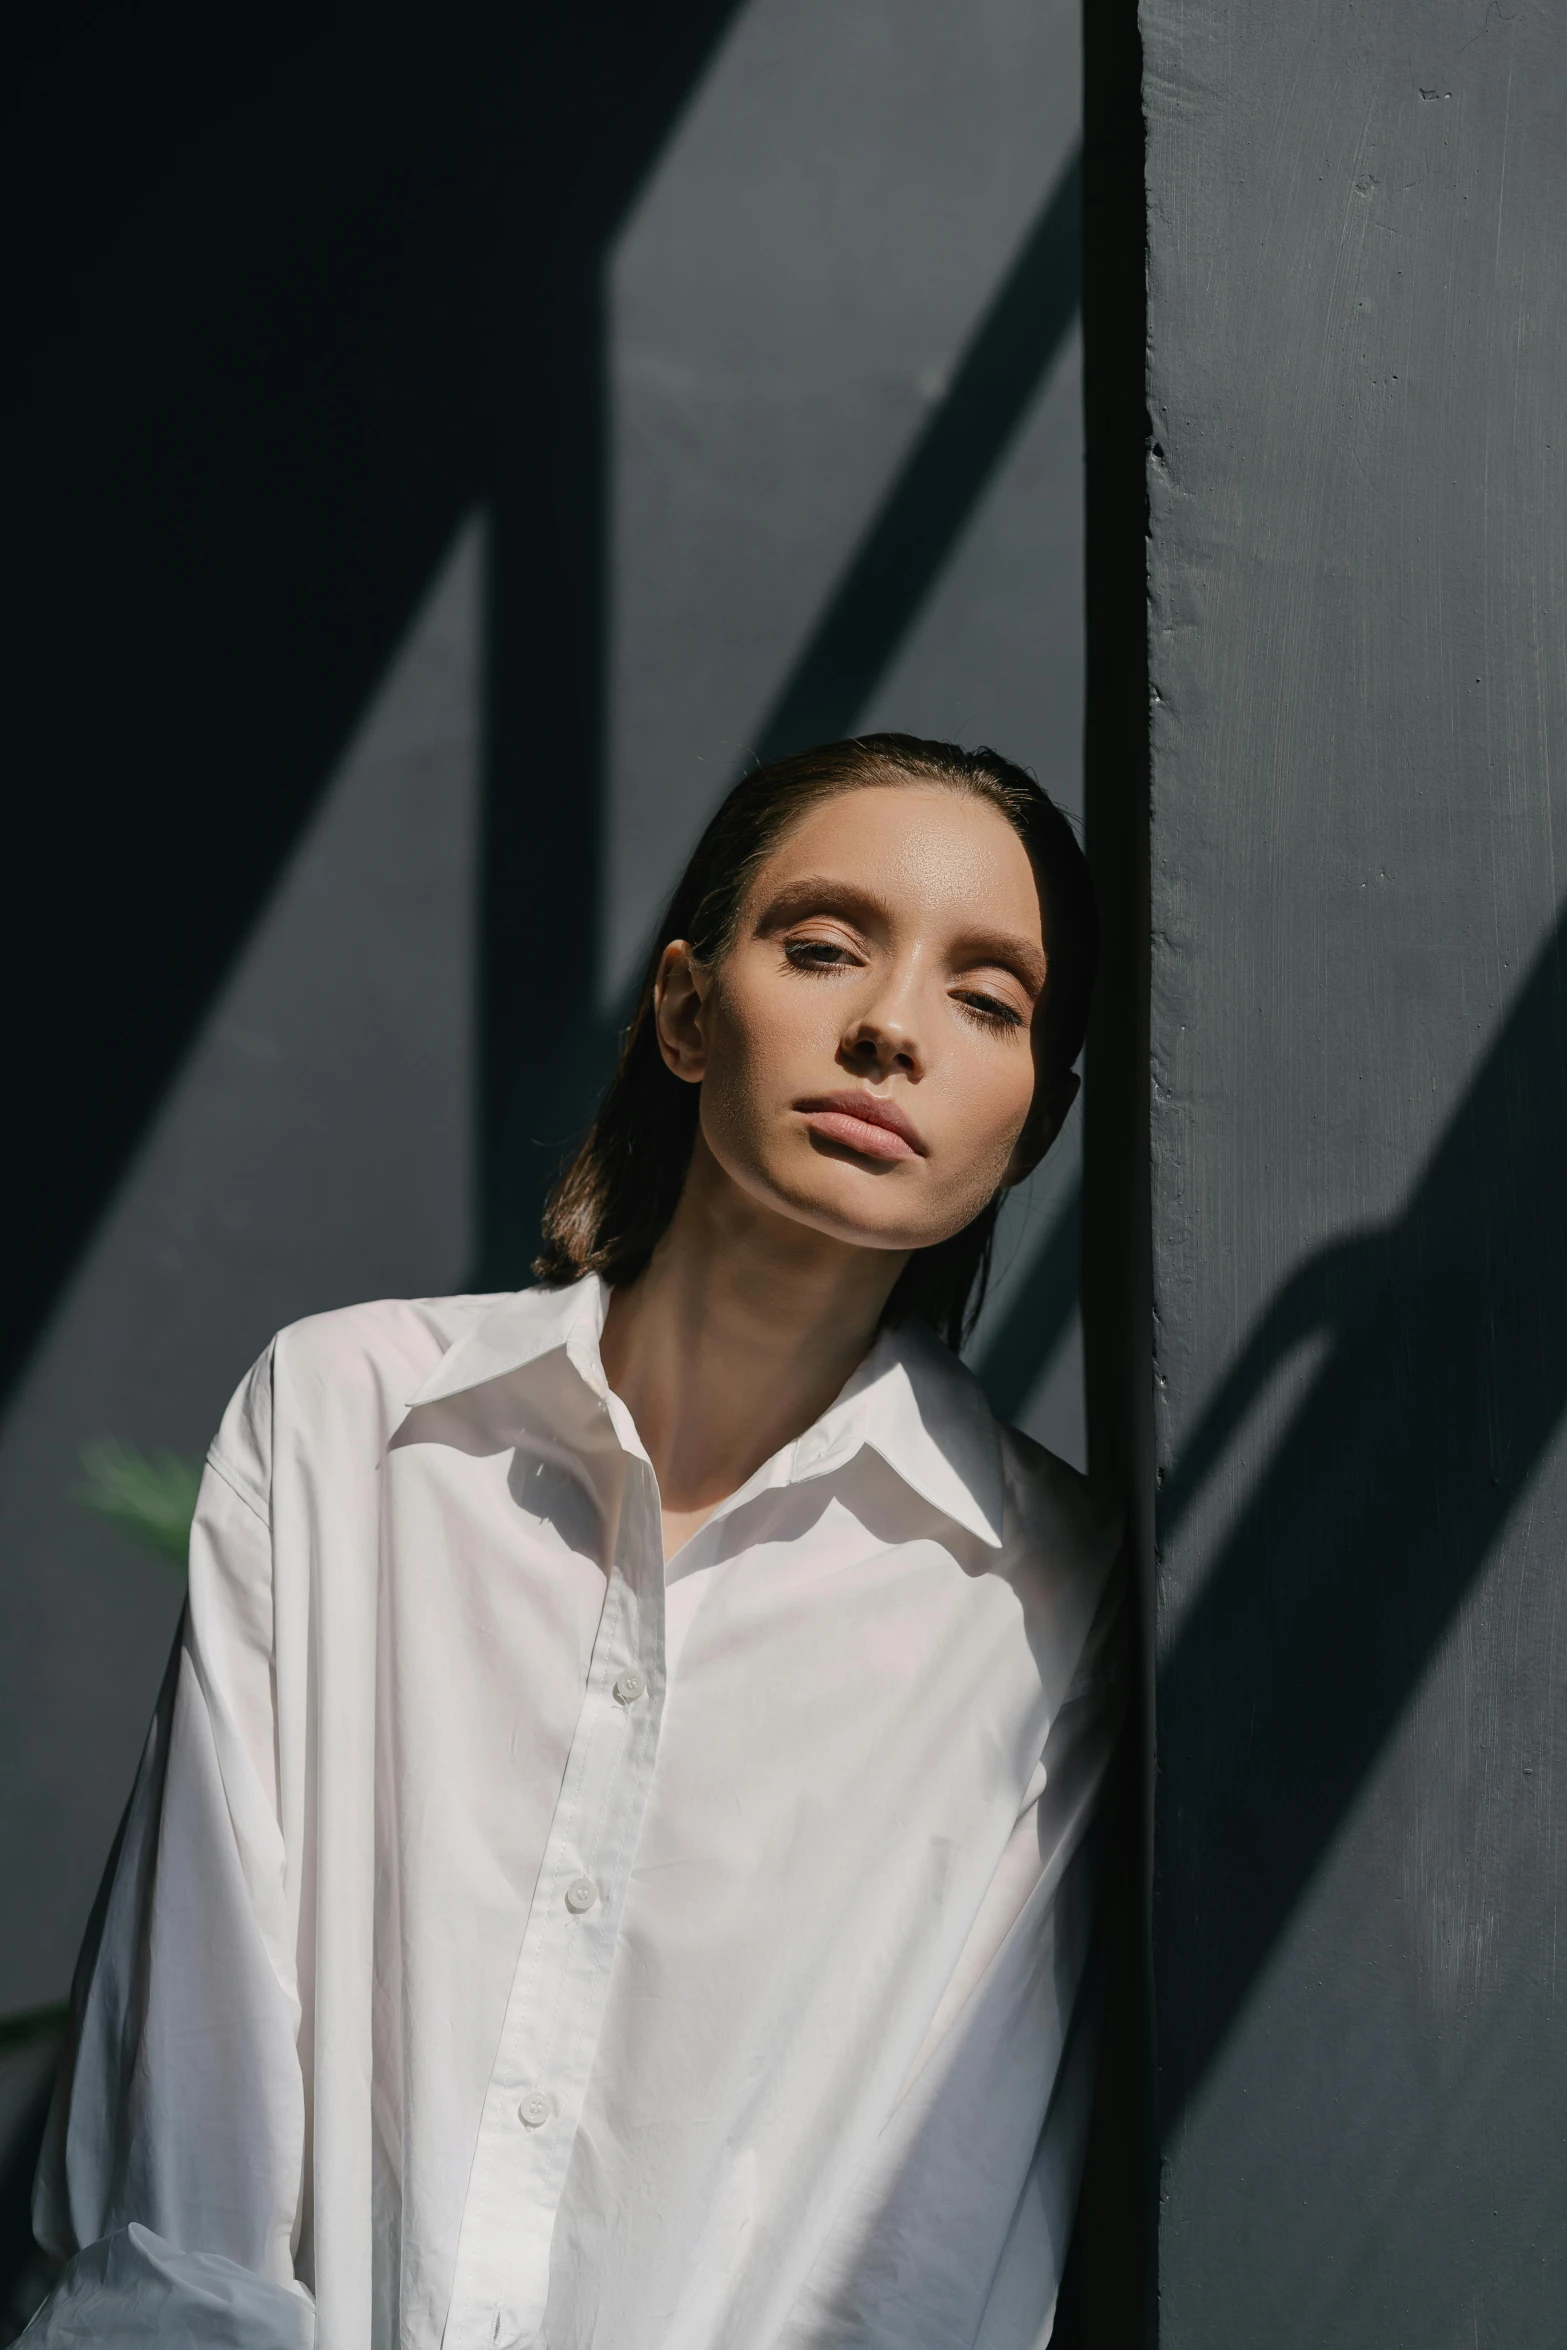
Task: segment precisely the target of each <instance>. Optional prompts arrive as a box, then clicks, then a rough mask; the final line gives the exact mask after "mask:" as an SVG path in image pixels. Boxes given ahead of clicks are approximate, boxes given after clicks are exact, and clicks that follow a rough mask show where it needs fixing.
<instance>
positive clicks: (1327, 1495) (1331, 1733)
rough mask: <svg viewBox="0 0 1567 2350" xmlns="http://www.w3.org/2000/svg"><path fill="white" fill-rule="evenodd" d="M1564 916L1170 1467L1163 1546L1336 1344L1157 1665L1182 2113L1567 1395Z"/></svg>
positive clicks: (1174, 2056) (1170, 2012) (1163, 2038)
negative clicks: (1396, 1178) (1401, 1171)
mask: <svg viewBox="0 0 1567 2350" xmlns="http://www.w3.org/2000/svg"><path fill="white" fill-rule="evenodd" d="M1564 1166H1567V915H1564V916H1563V917H1562V918H1561V920H1560V921H1559V922H1558V925H1557V927H1556V929H1555V930H1554V932H1553V933H1552V935H1551V937H1550V939H1549V940H1548V942H1547V943H1546V945H1545V947H1544V948H1543V950H1542V951H1541V953H1540V955H1539V956H1538V958H1537V960H1536V962H1535V964H1534V966H1533V968H1532V970H1531V972H1530V974H1529V977H1528V979H1527V980H1526V982H1525V984H1524V986H1523V988H1522V989H1521V991H1520V993H1519V995H1518V997H1517V998H1516V1000H1515V1002H1514V1005H1513V1008H1512V1010H1511V1012H1510V1013H1509V1015H1508V1018H1507V1020H1506V1023H1505V1025H1504V1026H1503V1028H1502V1031H1501V1033H1500V1035H1499V1036H1498V1038H1497V1041H1496V1043H1495V1044H1494V1046H1493V1047H1492V1048H1491V1050H1490V1052H1489V1053H1488V1054H1487V1055H1486V1058H1485V1060H1484V1061H1483V1063H1482V1064H1481V1066H1480V1068H1479V1070H1478V1072H1477V1074H1476V1075H1475V1078H1474V1080H1473V1082H1472V1084H1471V1085H1470V1087H1469V1090H1468V1092H1467V1094H1466V1096H1465V1098H1464V1100H1463V1102H1462V1103H1461V1105H1460V1106H1459V1108H1458V1110H1457V1111H1456V1113H1455V1114H1454V1116H1453V1118H1452V1120H1451V1122H1450V1123H1449V1125H1448V1127H1447V1129H1446V1130H1445V1132H1444V1133H1443V1135H1442V1137H1441V1139H1440V1141H1439V1143H1438V1145H1437V1148H1436V1151H1435V1153H1434V1155H1433V1157H1432V1158H1431V1160H1430V1163H1429V1165H1428V1167H1427V1169H1426V1172H1425V1174H1424V1175H1423V1176H1422V1178H1421V1180H1420V1182H1419V1184H1418V1185H1417V1187H1416V1189H1415V1191H1414V1193H1413V1195H1412V1196H1411V1198H1410V1200H1409V1203H1408V1205H1407V1207H1406V1208H1405V1210H1404V1212H1403V1213H1402V1214H1401V1215H1400V1216H1399V1217H1398V1218H1396V1220H1394V1221H1393V1222H1391V1223H1389V1224H1388V1225H1386V1226H1385V1227H1383V1228H1382V1229H1380V1230H1377V1231H1373V1232H1369V1233H1365V1234H1362V1235H1359V1236H1357V1237H1355V1238H1352V1239H1350V1240H1348V1241H1346V1242H1343V1243H1341V1244H1339V1245H1338V1246H1336V1247H1333V1248H1330V1249H1328V1250H1326V1251H1324V1252H1323V1253H1322V1254H1321V1255H1320V1256H1318V1257H1316V1258H1314V1259H1313V1260H1312V1261H1311V1263H1310V1264H1308V1265H1307V1266H1306V1267H1305V1268H1303V1270H1302V1271H1301V1272H1300V1273H1299V1274H1297V1275H1296V1276H1295V1278H1294V1279H1293V1280H1292V1281H1290V1282H1289V1283H1288V1284H1287V1286H1286V1287H1285V1289H1284V1290H1283V1291H1282V1293H1281V1294H1280V1296H1279V1297H1278V1298H1277V1299H1276V1300H1275V1302H1274V1304H1273V1305H1272V1306H1271V1307H1270V1309H1269V1310H1268V1312H1267V1314H1266V1315H1265V1317H1264V1318H1263V1321H1262V1323H1261V1324H1260V1326H1259V1328H1258V1329H1257V1331H1256V1332H1255V1334H1254V1336H1253V1337H1252V1338H1251V1340H1250V1341H1249V1343H1248V1345H1247V1346H1246V1348H1245V1350H1244V1352H1243V1353H1242V1355H1241V1357H1240V1359H1239V1361H1238V1362H1237V1364H1236V1365H1235V1367H1234V1369H1233V1370H1232V1371H1231V1373H1230V1374H1229V1376H1228V1377H1227V1378H1226V1380H1225V1382H1224V1384H1223V1386H1222V1387H1221V1389H1220V1390H1219V1393H1218V1394H1217V1396H1216V1397H1215V1399H1214V1401H1213V1403H1212V1404H1211V1405H1210V1406H1209V1408H1208V1410H1207V1412H1206V1413H1205V1414H1204V1416H1203V1419H1202V1421H1201V1423H1200V1424H1199V1426H1198V1427H1197V1429H1196V1430H1195V1431H1194V1433H1193V1435H1192V1437H1191V1439H1190V1440H1189V1442H1188V1444H1187V1445H1186V1447H1185V1449H1184V1451H1183V1453H1182V1454H1181V1457H1180V1459H1179V1460H1178V1462H1177V1463H1176V1464H1175V1466H1174V1469H1173V1471H1172V1473H1171V1475H1170V1476H1169V1478H1168V1480H1167V1481H1166V1483H1165V1485H1164V1487H1163V1490H1162V1493H1161V1496H1160V1503H1159V1517H1160V1537H1161V1547H1163V1546H1164V1545H1166V1544H1167V1543H1168V1540H1169V1537H1170V1535H1171V1534H1172V1533H1173V1532H1174V1530H1175V1528H1176V1527H1177V1526H1178V1525H1179V1523H1180V1521H1181V1519H1182V1518H1183V1516H1184V1515H1185V1513H1186V1512H1187V1510H1188V1509H1189V1508H1190V1506H1191V1503H1192V1501H1193V1500H1194V1498H1195V1496H1196V1494H1197V1492H1198V1491H1199V1489H1200V1487H1201V1486H1202V1484H1203V1482H1204V1480H1205V1479H1206V1477H1207V1476H1208V1475H1209V1474H1210V1473H1211V1471H1212V1470H1213V1468H1214V1466H1215V1465H1216V1464H1217V1462H1218V1460H1219V1458H1220V1455H1221V1453H1222V1451H1223V1449H1224V1447H1225V1445H1226V1443H1227V1441H1228V1440H1229V1438H1230V1437H1231V1436H1232V1435H1233V1433H1234V1431H1235V1429H1236V1428H1237V1427H1238V1425H1239V1422H1240V1419H1241V1417H1242V1415H1243V1414H1244V1412H1245V1411H1246V1409H1247V1407H1248V1404H1249V1402H1250V1401H1251V1399H1252V1398H1253V1396H1254V1395H1255V1394H1256V1392H1257V1391H1258V1389H1259V1387H1260V1386H1261V1384H1262V1382H1263V1381H1264V1380H1265V1379H1266V1378H1267V1377H1268V1375H1269V1373H1270V1371H1271V1370H1272V1369H1273V1368H1274V1367H1275V1366H1276V1365H1277V1364H1278V1363H1279V1362H1280V1361H1281V1360H1282V1359H1283V1357H1284V1355H1285V1354H1286V1353H1287V1352H1288V1351H1289V1350H1290V1348H1292V1347H1293V1346H1295V1345H1297V1344H1298V1343H1299V1342H1300V1341H1301V1340H1302V1339H1303V1338H1305V1337H1307V1336H1309V1335H1310V1334H1312V1333H1313V1332H1317V1331H1322V1330H1327V1331H1329V1332H1330V1333H1331V1344H1330V1348H1329V1352H1328V1354H1327V1357H1326V1360H1325V1361H1324V1363H1323V1365H1322V1367H1321V1369H1320V1370H1319V1372H1318V1373H1317V1375H1316V1377H1315V1379H1314V1380H1313V1382H1312V1384H1311V1386H1310V1388H1309V1390H1308V1392H1307V1395H1306V1399H1305V1401H1304V1402H1303V1404H1302V1405H1301V1407H1300V1409H1299V1411H1298V1412H1297V1413H1296V1415H1295V1417H1294V1419H1293V1420H1292V1422H1291V1424H1290V1426H1289V1429H1288V1432H1287V1434H1286V1435H1285V1437H1284V1439H1283V1441H1282V1443H1281V1444H1280V1446H1279V1449H1278V1451H1277V1453H1276V1455H1275V1456H1274V1458H1273V1459H1272V1461H1271V1462H1270V1464H1269V1466H1268V1468H1267V1470H1266V1472H1265V1474H1264V1476H1263V1478H1262V1480H1261V1483H1260V1485H1259V1486H1258V1488H1257V1490H1256V1492H1255V1493H1254V1494H1253V1495H1252V1497H1251V1499H1250V1500H1249V1501H1248V1502H1247V1504H1246V1506H1245V1508H1244V1509H1243V1511H1242V1513H1241V1516H1240V1518H1239V1521H1238V1522H1237V1524H1236V1525H1235V1527H1234V1528H1233V1530H1232V1532H1231V1533H1230V1534H1229V1536H1228V1537H1227V1539H1226V1540H1225V1542H1224V1543H1223V1546H1222V1548H1221V1549H1220V1551H1219V1554H1218V1556H1217V1558H1216V1560H1215V1561H1214V1564H1213V1567H1212V1570H1211V1572H1210V1574H1209V1576H1208V1578H1207V1580H1206V1582H1205V1583H1204V1585H1203V1587H1202V1589H1201V1591H1200V1593H1199V1595H1198V1597H1197V1598H1196V1600H1195V1601H1194V1602H1193V1604H1192V1607H1191V1610H1190V1612H1189V1614H1188V1615H1187V1616H1186V1617H1185V1618H1184V1619H1183V1621H1182V1623H1181V1625H1180V1628H1179V1630H1178V1632H1177V1633H1176V1635H1175V1637H1174V1640H1173V1642H1172V1644H1171V1647H1170V1649H1169V1652H1168V1654H1167V1655H1166V1657H1165V1658H1164V1660H1163V1662H1162V1664H1161V1666H1160V1669H1159V1674H1158V1715H1157V1718H1158V1738H1159V1782H1158V1795H1157V1807H1156V1838H1155V1842H1156V1872H1155V1885H1154V1937H1155V1953H1156V1969H1155V1978H1156V1989H1157V2000H1158V2046H1159V2073H1160V2080H1159V2093H1160V2108H1161V2118H1162V2122H1163V2126H1164V2129H1165V2131H1166V2132H1168V2130H1169V2128H1170V2126H1171V2125H1172V2123H1173V2122H1174V2121H1175V2120H1176V2119H1177V2117H1178V2116H1179V2114H1180V2113H1181V2111H1182V2108H1183V2107H1184V2105H1185V2103H1186V2101H1187V2099H1188V2098H1189V2097H1190V2095H1191V2093H1192V2091H1193V2090H1194V2089H1195V2088H1196V2086H1197V2084H1198V2083H1199V2081H1200V2080H1201V2079H1202V2077H1203V2074H1204V2072H1205V2071H1206V2069H1207V2067H1208V2065H1209V2064H1210V2063H1211V2062H1212V2060H1213V2057H1214V2055H1215V2053H1216V2052H1217V2050H1218V2048H1219V2047H1220V2045H1221V2043H1222V2041H1223V2039H1224V2037H1225V2034H1226V2033H1227V2032H1228V2030H1229V2028H1230V2026H1231V2025H1232V2024H1233V2023H1234V2021H1235V2019H1236V2016H1237V2014H1238V2012H1239V2010H1240V2008H1241V2006H1242V2003H1243V2002H1244V2000H1245V1999H1246V1996H1247V1994H1248V1991H1249V1990H1250V1988H1251V1986H1252V1985H1253V1983H1254V1982H1255V1981H1256V1979H1257V1976H1258V1973H1259V1971H1260V1969H1261V1968H1262V1967H1263V1966H1264V1965H1265V1963H1266V1961H1267V1959H1268V1957H1269V1954H1270V1952H1271V1951H1272V1950H1273V1948H1274V1946H1275V1944H1276V1943H1277V1941H1278V1939H1279V1937H1280V1935H1281V1934H1282V1932H1283V1930H1284V1928H1285V1926H1286V1924H1287V1922H1288V1919H1289V1917H1290V1914H1291V1912H1292V1910H1293V1909H1294V1907H1295V1905H1296V1903H1297V1902H1298V1901H1299V1899H1300V1897H1301V1895H1302V1894H1303V1892H1304V1891H1305V1889H1306V1887H1307V1885H1308V1883H1309V1882H1310V1880H1311V1878H1312V1875H1313V1873H1314V1872H1315V1870H1316V1869H1317V1867H1318V1866H1319V1864H1320V1863H1321V1861H1322V1860H1323V1858H1324V1856H1325V1855H1326V1853H1327V1851H1328V1849H1329V1846H1330V1845H1331V1843H1332V1840H1333V1838H1334V1836H1335V1834H1336V1833H1337V1831H1338V1830H1339V1828H1340V1827H1341V1825H1342V1824H1343V1822H1344V1819H1345V1816H1346V1814H1347V1812H1348V1811H1349V1808H1350V1806H1351V1805H1352V1803H1353V1802H1354V1799H1355V1796H1356V1793H1357V1790H1358V1789H1359V1788H1360V1787H1361V1785H1362V1783H1363V1782H1364V1780H1365V1778H1366V1775H1367V1773H1368V1772H1369V1771H1370V1770H1371V1768H1372V1766H1373V1764H1374V1763H1375V1760H1376V1757H1377V1755H1378V1753H1379V1751H1380V1749H1381V1747H1382V1745H1383V1743H1384V1741H1385V1740H1386V1738H1387V1737H1388V1735H1389V1733H1390V1731H1391V1730H1392V1729H1393V1727H1394V1725H1395V1723H1396V1722H1397V1720H1398V1717H1399V1715H1400V1713H1401V1711H1402V1709H1403V1708H1404V1706H1405V1705H1406V1703H1407V1702H1408V1700H1409V1699H1410V1697H1411V1696H1412V1695H1413V1693H1414V1691H1415V1690H1416V1688H1417V1687H1418V1685H1419V1682H1420V1680H1421V1677H1422V1675H1423V1673H1424V1672H1425V1670H1426V1668H1427V1666H1428V1664H1429V1663H1430V1661H1431V1658H1432V1655H1433V1653H1434V1651H1435V1649H1436V1647H1437V1645H1438V1643H1439V1642H1440V1640H1441V1639H1442V1637H1443V1635H1444V1633H1445V1632H1446V1630H1447V1629H1448V1626H1449V1625H1450V1624H1451V1622H1452V1620H1453V1616H1454V1613H1455V1611H1456V1610H1457V1609H1458V1607H1459V1606H1460V1605H1461V1603H1462V1602H1463V1600H1464V1597H1465V1595H1466V1593H1467V1592H1468V1591H1469V1589H1470V1587H1471V1586H1472V1584H1473V1583H1474V1581H1475V1579H1476V1577H1477V1576H1478V1575H1479V1573H1480V1571H1481V1569H1482V1568H1483V1566H1484V1564H1485V1561H1486V1559H1487V1556H1488V1554H1489V1553H1490V1551H1491V1548H1492V1546H1493V1544H1494V1543H1495V1542H1496V1540H1497V1537H1498V1536H1499V1534H1500V1533H1501V1531H1502V1529H1503V1527H1504V1525H1505V1523H1506V1521H1507V1518H1508V1515H1509V1513H1510V1512H1511V1511H1512V1510H1513V1508H1514V1507H1515V1505H1516V1504H1517V1502H1518V1500H1519V1497H1520V1495H1521V1494H1522V1492H1523V1490H1524V1487H1525V1484H1526V1483H1527V1481H1528V1479H1529V1477H1530V1475H1531V1472H1532V1471H1533V1470H1534V1468H1535V1466H1536V1464H1537V1462H1538V1461H1539V1459H1540V1457H1541V1455H1542V1453H1543V1452H1544V1450H1545V1448H1546V1446H1547V1444H1548V1443H1549V1442H1550V1439H1551V1437H1552V1434H1553V1432H1554V1431H1555V1429H1556V1427H1557V1425H1558V1423H1559V1421H1560V1419H1561V1417H1562V1413H1563V1410H1564V1408H1567V1215H1564V1212H1563V1175H1562V1170H1563V1168H1564Z"/></svg>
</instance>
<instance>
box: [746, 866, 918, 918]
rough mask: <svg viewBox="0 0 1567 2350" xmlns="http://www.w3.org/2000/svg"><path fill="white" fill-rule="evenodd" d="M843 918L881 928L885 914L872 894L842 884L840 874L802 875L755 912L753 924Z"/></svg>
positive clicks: (883, 908)
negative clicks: (819, 916)
mask: <svg viewBox="0 0 1567 2350" xmlns="http://www.w3.org/2000/svg"><path fill="white" fill-rule="evenodd" d="M827 913H832V914H846V915H847V916H848V917H849V919H850V920H851V921H855V922H860V923H862V924H872V923H874V924H878V925H880V924H885V923H886V921H887V919H888V911H887V907H886V905H885V903H884V902H883V900H882V899H880V898H879V897H877V896H876V894H875V893H874V891H872V890H868V889H864V888H862V887H861V886H860V885H859V884H857V883H855V882H852V881H846V880H845V879H844V877H843V875H842V874H841V873H838V874H826V873H805V874H801V875H800V876H799V878H798V879H797V880H794V881H786V882H784V883H782V884H781V886H780V887H779V888H778V889H777V890H775V891H774V893H773V895H772V896H771V897H770V898H768V899H767V900H766V901H765V903H764V904H763V905H762V906H761V907H760V908H759V909H758V912H757V922H758V925H759V926H766V925H767V924H770V923H774V922H798V921H799V919H800V918H801V916H802V915H804V914H827Z"/></svg>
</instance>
